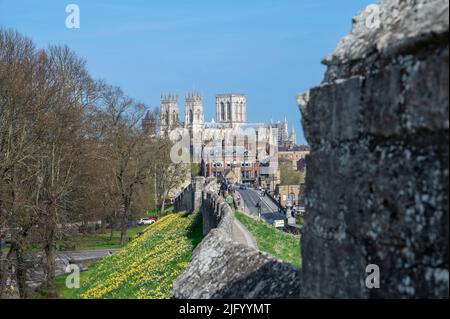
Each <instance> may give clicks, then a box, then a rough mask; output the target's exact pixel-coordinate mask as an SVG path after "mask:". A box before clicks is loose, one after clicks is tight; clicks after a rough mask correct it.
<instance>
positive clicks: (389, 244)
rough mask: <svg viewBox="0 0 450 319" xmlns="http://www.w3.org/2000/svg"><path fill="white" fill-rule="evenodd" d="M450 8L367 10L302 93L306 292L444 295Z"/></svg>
mask: <svg viewBox="0 0 450 319" xmlns="http://www.w3.org/2000/svg"><path fill="white" fill-rule="evenodd" d="M448 9H449V4H448V0H402V1H399V0H385V1H381V3H380V4H379V5H374V6H370V7H369V8H368V9H366V10H364V11H363V12H361V13H360V14H359V15H358V16H356V17H355V19H354V23H353V28H352V31H351V33H350V34H349V35H348V36H347V37H345V38H344V39H343V40H342V41H341V42H340V43H339V45H338V47H337V49H336V51H335V52H334V53H333V54H332V55H330V56H329V57H327V58H326V59H325V60H324V63H325V64H326V65H327V66H328V70H327V73H326V76H325V80H324V82H323V83H322V84H321V85H320V86H319V87H316V88H314V89H312V90H311V91H310V92H307V93H304V94H300V95H299V96H298V103H299V105H300V109H301V112H302V121H303V127H304V130H305V136H306V138H307V140H308V142H309V145H310V146H311V154H310V156H309V158H308V159H307V166H308V173H307V176H306V198H307V202H306V205H307V216H306V217H305V225H306V226H305V228H304V229H303V235H302V260H303V268H302V296H303V297H307V298H425V297H427V298H433V297H447V298H448V288H449V273H448V248H449V232H448V227H449V219H448V191H449V187H448V177H449V176H448V172H449V145H448V143H449V119H448V112H449V107H448V105H449V101H448V92H449V87H448V85H449V76H448V73H449V65H448V62H449V51H448V50H449V46H448V25H449V23H448V21H449V16H448V15H449V11H448ZM369 264H376V265H378V266H379V268H380V279H381V287H380V288H379V289H368V288H367V287H366V284H365V280H366V277H367V276H368V273H366V266H367V265H369Z"/></svg>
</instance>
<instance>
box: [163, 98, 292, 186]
mask: <svg viewBox="0 0 450 319" xmlns="http://www.w3.org/2000/svg"><path fill="white" fill-rule="evenodd" d="M215 104H216V105H215V107H216V117H215V119H216V120H214V119H213V120H212V121H211V122H205V115H204V101H203V97H202V96H201V94H199V93H198V92H191V93H189V94H187V96H186V97H185V99H184V105H185V110H184V121H180V108H179V97H178V96H177V95H174V94H167V95H162V96H161V104H160V119H159V133H158V134H159V135H160V136H163V135H167V136H169V137H170V138H171V139H172V141H174V142H179V141H180V140H182V139H183V136H184V137H185V136H186V135H188V136H189V141H188V145H185V146H186V148H188V149H189V154H190V156H191V158H192V159H193V160H194V161H196V162H197V163H200V164H201V170H202V174H203V175H204V176H205V177H210V176H214V177H219V178H226V179H228V180H231V181H234V182H238V183H241V182H246V183H258V184H262V185H264V184H266V181H269V180H270V183H273V184H275V183H276V182H277V181H278V180H279V170H278V165H277V149H278V145H285V144H286V143H294V144H295V140H293V139H294V138H295V139H296V137H295V132H292V133H291V134H290V135H289V134H288V126H287V120H286V118H285V121H284V122H283V123H282V124H281V123H280V122H278V123H275V124H274V123H262V124H249V123H248V121H247V100H246V96H245V95H244V94H218V95H216V101H215ZM184 141H186V139H184ZM185 144H186V143H185ZM183 145H184V144H183Z"/></svg>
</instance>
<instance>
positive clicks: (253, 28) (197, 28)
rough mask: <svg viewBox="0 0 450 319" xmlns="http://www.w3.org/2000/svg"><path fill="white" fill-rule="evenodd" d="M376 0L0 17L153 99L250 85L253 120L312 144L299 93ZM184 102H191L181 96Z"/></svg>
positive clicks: (16, 6) (154, 5)
mask: <svg viewBox="0 0 450 319" xmlns="http://www.w3.org/2000/svg"><path fill="white" fill-rule="evenodd" d="M374 2H377V1H376V0H277V1H275V0H271V1H269V0H239V1H237V0H236V1H235V0H227V1H224V0H223V1H216V0H209V1H207V0H195V1H194V0H191V1H188V0H184V1H182V0H164V1H162V0H161V1H156V0H128V1H114V0H95V1H94V0H82V1H81V0H70V1H63V0H40V1H33V0H0V25H1V26H4V27H13V28H16V29H17V30H18V31H20V32H22V33H23V34H25V35H27V36H29V37H31V38H32V39H33V40H34V41H35V43H36V44H37V45H38V46H39V47H46V46H48V45H49V44H67V45H69V46H70V47H71V48H72V49H74V50H75V51H76V52H77V53H78V55H80V56H82V57H84V58H85V59H87V61H88V68H89V71H90V72H91V74H92V75H93V76H94V77H95V78H98V79H104V80H106V81H108V82H109V83H111V84H114V85H119V86H121V87H122V88H123V89H124V91H125V92H126V93H127V94H128V95H130V96H132V97H134V98H136V99H138V100H140V101H142V102H144V103H146V104H147V105H149V106H150V107H155V106H157V105H158V104H159V99H160V95H161V93H162V92H173V93H177V94H179V95H180V97H184V95H185V94H186V93H187V92H188V91H190V90H196V91H200V92H201V93H202V94H203V95H204V101H205V114H206V120H208V121H209V120H211V118H213V117H214V116H215V114H214V112H215V107H214V103H215V98H214V96H215V94H217V93H228V92H233V93H245V94H246V95H247V118H248V121H251V122H265V121H269V120H270V119H273V120H275V121H276V120H282V119H283V118H284V115H286V116H287V118H288V121H289V122H290V125H294V126H295V128H296V130H297V132H298V135H299V136H298V139H299V142H300V143H304V142H305V140H304V137H303V134H302V132H301V124H300V114H299V111H298V108H297V105H296V102H295V97H296V95H297V93H300V92H303V91H305V90H307V89H309V88H311V87H313V86H316V85H318V84H319V83H320V82H321V81H322V79H323V74H324V72H325V68H324V67H323V66H322V65H321V60H322V59H323V57H325V56H326V55H327V54H328V53H331V52H332V51H333V50H334V48H335V47H336V45H337V43H338V41H339V40H340V38H341V37H343V36H344V35H346V34H347V33H348V32H349V30H350V27H351V19H352V17H353V16H354V15H355V14H356V13H357V12H359V11H361V10H362V9H364V8H365V6H367V5H368V4H370V3H374ZM69 3H75V4H77V5H79V7H80V11H81V28H80V29H77V30H76V29H66V28H65V19H66V16H67V14H66V13H65V7H66V5H68V4H69ZM180 106H181V109H183V103H182V105H180Z"/></svg>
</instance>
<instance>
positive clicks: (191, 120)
mask: <svg viewBox="0 0 450 319" xmlns="http://www.w3.org/2000/svg"><path fill="white" fill-rule="evenodd" d="M193 122H194V114H193V113H192V110H189V123H191V124H192V123H193Z"/></svg>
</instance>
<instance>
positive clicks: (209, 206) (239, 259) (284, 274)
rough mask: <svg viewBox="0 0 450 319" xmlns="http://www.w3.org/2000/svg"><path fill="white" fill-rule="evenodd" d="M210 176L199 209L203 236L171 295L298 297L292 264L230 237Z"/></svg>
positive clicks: (229, 222)
mask: <svg viewBox="0 0 450 319" xmlns="http://www.w3.org/2000/svg"><path fill="white" fill-rule="evenodd" d="M217 190H218V186H217V184H216V183H215V181H211V182H210V183H209V184H208V185H207V186H206V187H205V189H204V191H203V196H202V206H201V212H202V216H203V230H204V233H205V234H206V237H205V238H204V239H203V241H202V242H201V243H200V245H199V246H198V247H197V248H196V249H195V251H194V253H193V256H192V258H191V263H190V265H189V267H188V269H187V270H186V271H185V272H184V273H183V274H182V275H181V276H180V278H179V279H178V280H177V281H176V282H175V284H174V290H173V291H174V297H175V298H180V299H181V298H188V299H193V298H194V299H198V298H200V299H208V298H239V299H244V298H264V299H266V298H290V299H292V298H298V297H299V292H300V289H299V273H298V270H297V269H295V267H294V266H292V265H290V264H288V263H285V262H282V261H280V260H278V259H276V258H274V257H272V256H269V255H267V254H265V253H261V252H259V251H257V250H256V249H253V248H250V247H247V246H244V245H242V244H239V243H237V242H234V241H233V239H232V234H233V227H234V214H233V211H232V210H231V208H230V206H229V205H228V204H227V203H226V202H225V200H224V199H223V198H222V197H220V196H219V195H217V193H218V192H217Z"/></svg>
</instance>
